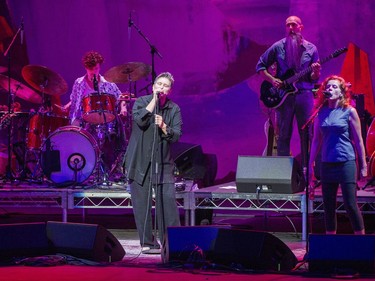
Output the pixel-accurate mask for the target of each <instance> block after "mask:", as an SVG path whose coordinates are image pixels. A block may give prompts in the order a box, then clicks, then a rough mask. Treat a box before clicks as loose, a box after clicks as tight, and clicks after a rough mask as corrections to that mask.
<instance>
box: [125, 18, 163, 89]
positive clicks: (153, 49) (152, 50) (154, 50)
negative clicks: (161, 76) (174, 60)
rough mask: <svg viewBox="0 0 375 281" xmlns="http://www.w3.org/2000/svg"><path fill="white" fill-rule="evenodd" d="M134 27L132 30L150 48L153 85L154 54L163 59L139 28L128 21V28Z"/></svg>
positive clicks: (154, 76) (154, 75) (154, 73)
mask: <svg viewBox="0 0 375 281" xmlns="http://www.w3.org/2000/svg"><path fill="white" fill-rule="evenodd" d="M132 26H134V28H135V29H136V30H137V32H138V33H139V35H141V37H142V38H143V39H145V40H146V42H147V43H148V45H149V46H150V52H151V62H152V63H151V75H152V83H154V81H155V78H156V72H155V54H157V55H158V56H159V57H160V58H161V59H162V58H163V57H162V55H161V54H160V52H159V51H158V50H157V49H156V47H155V46H154V45H153V44H151V42H150V40H149V39H148V38H147V37H146V36H145V35H144V34H143V32H142V31H141V30H140V28H139V27H138V26H137V25H136V24H135V23H134V22H133V21H132V20H131V18H130V19H129V27H132Z"/></svg>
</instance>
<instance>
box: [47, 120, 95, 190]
mask: <svg viewBox="0 0 375 281" xmlns="http://www.w3.org/2000/svg"><path fill="white" fill-rule="evenodd" d="M98 156H99V148H98V145H97V142H96V140H95V138H94V137H93V136H92V135H91V134H90V133H89V132H88V131H86V130H84V129H82V128H80V127H76V126H65V127H61V128H60V129H58V130H56V131H55V132H53V133H52V134H51V135H50V136H49V137H48V138H47V139H46V141H45V142H44V143H43V147H42V153H41V161H42V169H43V172H44V174H45V175H46V176H47V178H49V179H50V180H51V181H53V182H55V183H64V182H69V181H72V182H76V183H80V182H83V181H85V180H86V179H87V178H88V177H89V176H90V175H91V174H92V172H93V170H94V168H95V166H96V163H97V159H98Z"/></svg>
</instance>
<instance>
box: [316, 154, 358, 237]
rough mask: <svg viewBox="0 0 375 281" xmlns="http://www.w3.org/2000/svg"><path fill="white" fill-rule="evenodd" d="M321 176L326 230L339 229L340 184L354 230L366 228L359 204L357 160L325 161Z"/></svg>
mask: <svg viewBox="0 0 375 281" xmlns="http://www.w3.org/2000/svg"><path fill="white" fill-rule="evenodd" d="M321 176H322V193H323V203H324V217H325V226H326V231H336V230H337V218H336V204H337V191H338V188H339V186H340V187H341V192H342V198H343V202H344V207H345V210H346V213H347V214H348V217H349V220H350V223H351V225H352V228H353V230H354V231H361V230H363V229H364V228H365V227H364V222H363V217H362V214H361V211H360V210H359V208H358V204H357V184H356V163H355V161H346V162H338V163H324V162H323V163H322V167H321Z"/></svg>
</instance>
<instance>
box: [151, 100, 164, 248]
mask: <svg viewBox="0 0 375 281" xmlns="http://www.w3.org/2000/svg"><path fill="white" fill-rule="evenodd" d="M159 105H160V96H159V94H157V100H156V103H155V109H154V112H155V115H154V116H156V114H159V110H160V108H159ZM154 126H155V130H154V143H153V146H154V149H153V152H154V154H153V155H152V158H153V159H152V162H153V163H152V164H153V165H151V178H152V179H153V180H152V182H151V184H152V185H151V186H154V188H155V219H154V248H156V245H157V238H156V237H157V235H156V233H157V225H158V223H157V221H158V207H161V206H158V200H159V198H158V196H159V193H158V188H159V186H158V185H159V177H160V176H159V163H158V155H159V126H158V124H156V123H155V125H154ZM160 199H161V198H160ZM159 228H160V229H159V231H162V228H161V226H159ZM159 235H160V234H159Z"/></svg>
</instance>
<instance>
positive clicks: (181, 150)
mask: <svg viewBox="0 0 375 281" xmlns="http://www.w3.org/2000/svg"><path fill="white" fill-rule="evenodd" d="M171 155H172V158H173V159H174V162H175V164H176V168H177V170H178V173H179V176H181V177H183V178H186V179H203V178H204V176H205V174H206V168H205V159H204V155H203V151H202V147H201V146H200V145H198V144H191V143H184V142H176V143H173V144H171Z"/></svg>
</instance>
